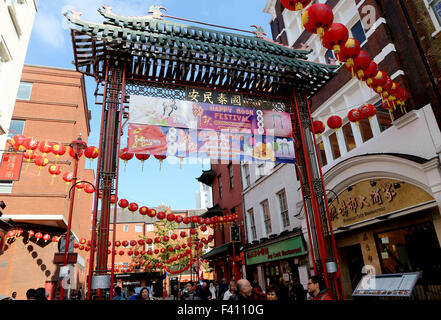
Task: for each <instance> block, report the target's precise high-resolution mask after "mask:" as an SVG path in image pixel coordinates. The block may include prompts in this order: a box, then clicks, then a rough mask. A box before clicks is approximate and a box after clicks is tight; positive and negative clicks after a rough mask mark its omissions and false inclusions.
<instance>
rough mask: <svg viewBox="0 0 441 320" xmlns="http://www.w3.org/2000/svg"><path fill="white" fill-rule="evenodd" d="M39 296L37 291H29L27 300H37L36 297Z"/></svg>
mask: <svg viewBox="0 0 441 320" xmlns="http://www.w3.org/2000/svg"><path fill="white" fill-rule="evenodd" d="M36 294H37V292H36V291H35V289H32V288H31V289H28V291H26V299H27V300H35V295H36Z"/></svg>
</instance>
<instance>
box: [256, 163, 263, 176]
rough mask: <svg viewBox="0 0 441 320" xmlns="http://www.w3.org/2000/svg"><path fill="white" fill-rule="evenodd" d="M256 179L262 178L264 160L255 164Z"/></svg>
mask: <svg viewBox="0 0 441 320" xmlns="http://www.w3.org/2000/svg"><path fill="white" fill-rule="evenodd" d="M256 175H257V179H260V178H262V177H263V176H264V175H265V162H259V163H258V164H257V173H256Z"/></svg>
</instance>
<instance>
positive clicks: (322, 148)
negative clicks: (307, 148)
mask: <svg viewBox="0 0 441 320" xmlns="http://www.w3.org/2000/svg"><path fill="white" fill-rule="evenodd" d="M317 149H318V151H319V159H320V165H321V166H322V167H323V166H326V165H327V164H328V161H327V160H326V152H325V146H324V145H323V141H322V139H320V140H319V142H318V144H317ZM296 175H297V180H299V176H298V173H297V170H296Z"/></svg>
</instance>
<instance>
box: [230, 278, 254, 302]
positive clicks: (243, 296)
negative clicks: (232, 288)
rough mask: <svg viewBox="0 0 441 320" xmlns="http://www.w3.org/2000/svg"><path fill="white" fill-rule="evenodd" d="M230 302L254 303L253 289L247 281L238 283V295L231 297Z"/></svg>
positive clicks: (241, 280) (243, 280)
mask: <svg viewBox="0 0 441 320" xmlns="http://www.w3.org/2000/svg"><path fill="white" fill-rule="evenodd" d="M230 300H239V301H252V300H254V297H253V287H252V286H251V284H250V282H249V281H248V280H247V279H240V280H239V281H237V291H236V294H235V295H233V296H231V297H230Z"/></svg>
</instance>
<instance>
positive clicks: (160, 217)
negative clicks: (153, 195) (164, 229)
mask: <svg viewBox="0 0 441 320" xmlns="http://www.w3.org/2000/svg"><path fill="white" fill-rule="evenodd" d="M156 217H157V218H158V219H159V220H162V219H164V218H165V212H163V211H161V212H158V214H157V216H156Z"/></svg>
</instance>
